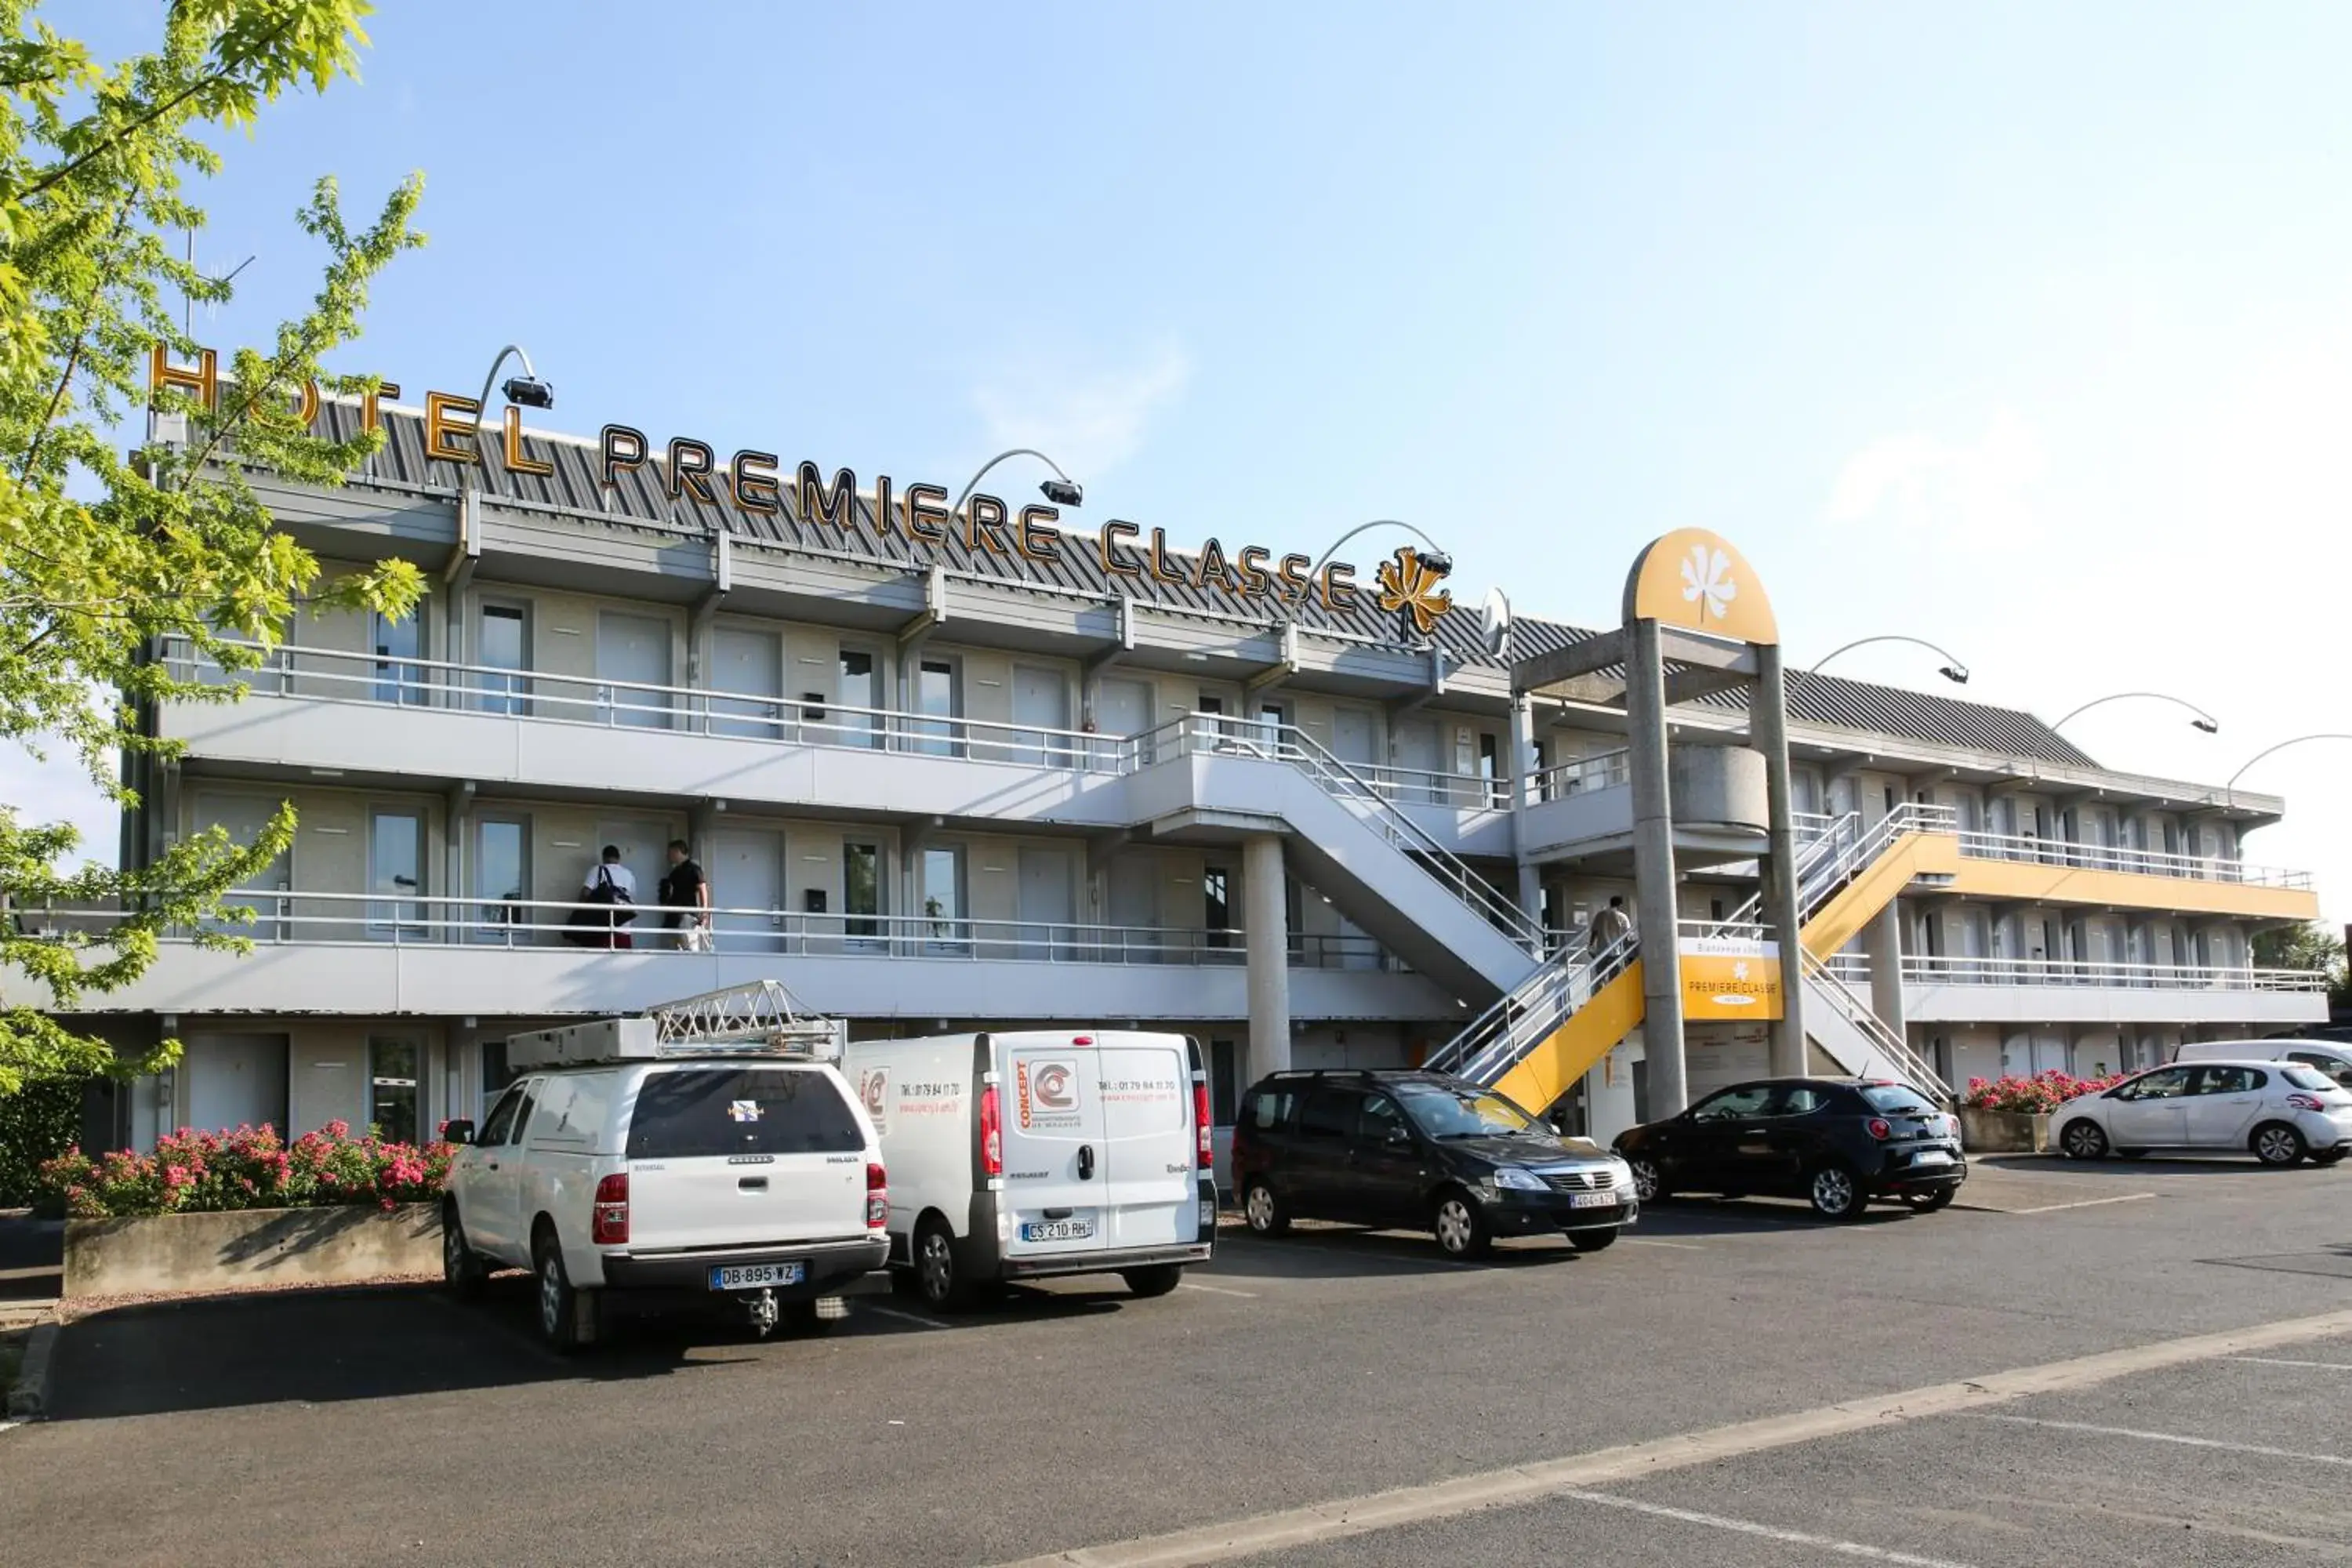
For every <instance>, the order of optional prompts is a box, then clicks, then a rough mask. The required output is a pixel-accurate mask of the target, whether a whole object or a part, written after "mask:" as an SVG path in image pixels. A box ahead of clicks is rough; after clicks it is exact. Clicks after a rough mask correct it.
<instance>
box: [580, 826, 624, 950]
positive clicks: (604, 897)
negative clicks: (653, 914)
mask: <svg viewBox="0 0 2352 1568" xmlns="http://www.w3.org/2000/svg"><path fill="white" fill-rule="evenodd" d="M580 901H581V902H582V903H585V904H609V905H610V906H612V907H611V909H610V910H607V911H606V913H605V916H604V921H603V922H602V923H603V924H604V928H605V941H604V945H605V946H606V947H608V948H613V949H614V950H618V949H621V948H631V947H635V946H636V943H635V942H633V941H631V940H630V937H629V933H628V931H626V930H625V929H624V928H625V927H626V926H627V925H628V923H629V922H630V921H633V920H635V919H636V918H637V910H636V902H637V878H636V873H635V872H634V871H631V870H630V869H629V868H627V867H626V866H624V865H622V864H621V847H620V846H619V845H617V844H607V845H605V846H604V859H603V860H601V861H600V862H598V864H597V867H596V868H595V870H593V871H592V872H590V873H589V874H588V882H587V885H586V886H585V887H583V888H582V889H580Z"/></svg>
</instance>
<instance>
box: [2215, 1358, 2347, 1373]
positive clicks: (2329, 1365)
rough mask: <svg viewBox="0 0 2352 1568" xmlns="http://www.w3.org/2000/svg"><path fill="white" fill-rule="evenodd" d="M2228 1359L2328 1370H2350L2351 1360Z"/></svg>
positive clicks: (2260, 1364)
mask: <svg viewBox="0 0 2352 1568" xmlns="http://www.w3.org/2000/svg"><path fill="white" fill-rule="evenodd" d="M2230 1359H2231V1361H2242V1362H2247V1363H2252V1364H2253V1365H2255V1366H2312V1367H2325V1368H2326V1369H2327V1370H2328V1371H2329V1372H2352V1362H2344V1361H2285V1360H2282V1359H2281V1358H2280V1357H2278V1356H2274V1355H2233V1356H2231V1358H2230Z"/></svg>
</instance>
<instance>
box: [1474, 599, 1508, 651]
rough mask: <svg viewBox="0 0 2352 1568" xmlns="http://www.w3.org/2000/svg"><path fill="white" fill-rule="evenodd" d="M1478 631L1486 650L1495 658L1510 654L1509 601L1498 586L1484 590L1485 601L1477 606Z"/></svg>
mask: <svg viewBox="0 0 2352 1568" xmlns="http://www.w3.org/2000/svg"><path fill="white" fill-rule="evenodd" d="M1478 632H1479V636H1480V638H1481V640H1483V641H1484V642H1485V643H1486V651H1487V652H1488V653H1489V654H1491V655H1493V656H1494V657H1495V658H1510V656H1511V601H1510V600H1509V599H1507V598H1506V597H1505V596H1504V595H1503V591H1502V590H1501V589H1500V588H1489V589H1487V590H1486V602H1485V603H1484V604H1482V605H1479V606H1478Z"/></svg>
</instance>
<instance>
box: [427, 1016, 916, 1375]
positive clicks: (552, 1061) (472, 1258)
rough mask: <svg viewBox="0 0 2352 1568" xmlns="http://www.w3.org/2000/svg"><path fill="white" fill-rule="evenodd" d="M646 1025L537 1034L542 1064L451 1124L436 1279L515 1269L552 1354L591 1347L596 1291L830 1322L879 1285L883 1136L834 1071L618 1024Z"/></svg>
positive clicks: (465, 1280) (883, 1233) (461, 1282)
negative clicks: (533, 1299)
mask: <svg viewBox="0 0 2352 1568" xmlns="http://www.w3.org/2000/svg"><path fill="white" fill-rule="evenodd" d="M646 1024H648V1021H647V1020H644V1019H618V1020H612V1021H609V1022H608V1023H606V1024H603V1025H583V1026H573V1027H572V1028H571V1029H565V1030H549V1031H542V1037H541V1038H540V1039H539V1040H538V1044H539V1045H541V1046H543V1047H546V1048H545V1049H543V1050H536V1051H532V1050H529V1049H526V1051H525V1052H524V1053H523V1054H524V1055H526V1056H536V1057H537V1058H538V1059H540V1060H541V1061H542V1062H543V1063H544V1064H545V1065H543V1066H541V1067H540V1068H535V1069H533V1070H530V1071H528V1072H526V1073H525V1075H524V1076H523V1077H522V1078H520V1079H517V1080H516V1081H515V1082H514V1083H513V1084H512V1085H510V1086H509V1088H508V1089H507V1090H506V1092H505V1093H504V1094H502V1095H500V1096H499V1100H498V1102H497V1103H496V1104H495V1105H493V1106H492V1107H491V1109H490V1111H489V1114H488V1116H487V1117H486V1118H484V1120H483V1121H482V1124H481V1126H480V1127H479V1128H478V1129H476V1128H475V1127H473V1126H472V1125H471V1124H470V1123H467V1122H464V1121H457V1122H452V1123H451V1124H450V1127H449V1137H450V1139H451V1141H452V1142H457V1143H458V1144H460V1145H462V1147H461V1148H460V1149H459V1151H458V1153H457V1159H456V1161H455V1162H454V1163H453V1165H452V1167H451V1170H450V1174H449V1186H448V1191H447V1193H446V1195H445V1196H444V1198H443V1201H442V1203H443V1206H442V1215H441V1219H442V1236H443V1244H442V1268H443V1273H444V1276H445V1277H446V1279H447V1281H448V1284H449V1287H450V1289H452V1290H454V1291H456V1292H457V1293H458V1294H460V1295H472V1294H475V1293H478V1291H479V1289H481V1285H482V1281H483V1279H484V1277H485V1276H486V1275H487V1274H488V1272H489V1271H490V1270H491V1269H493V1268H529V1269H530V1270H531V1271H532V1272H533V1273H534V1274H535V1275H536V1276H537V1277H538V1283H539V1289H538V1298H539V1313H538V1316H539V1325H540V1330H541V1333H542V1334H543V1335H544V1336H545V1337H546V1340H547V1342H548V1343H549V1344H550V1345H551V1346H552V1347H554V1348H555V1349H556V1350H558V1351H560V1352H572V1351H575V1350H578V1349H580V1348H581V1347H583V1346H584V1345H586V1344H589V1343H591V1342H593V1341H594V1339H595V1338H596V1335H597V1325H598V1322H599V1321H600V1317H601V1314H600V1310H599V1308H600V1305H601V1302H602V1300H603V1293H604V1292H605V1291H608V1290H630V1291H646V1292H655V1291H667V1292H675V1293H678V1294H692V1295H696V1296H698V1297H700V1298H701V1299H702V1300H705V1301H708V1300H709V1299H710V1296H711V1294H712V1293H713V1292H719V1293H722V1294H725V1295H727V1296H729V1297H730V1299H731V1300H736V1301H739V1302H740V1304H741V1305H742V1306H743V1308H744V1309H745V1310H746V1311H747V1313H748V1315H749V1317H750V1320H751V1323H752V1324H753V1325H754V1326H755V1327H756V1328H758V1329H759V1330H760V1331H762V1332H764V1331H767V1330H768V1329H770V1328H772V1327H773V1326H774V1325H775V1323H776V1321H778V1319H779V1318H780V1317H782V1316H787V1315H789V1316H791V1317H793V1318H794V1319H796V1320H797V1321H799V1322H801V1323H802V1324H803V1325H805V1326H808V1327H811V1328H817V1327H822V1326H824V1324H826V1323H829V1322H831V1321H835V1320H837V1319H839V1318H841V1317H843V1316H845V1315H846V1310H847V1308H846V1303H845V1300H844V1299H845V1298H846V1297H849V1296H854V1295H865V1294H868V1293H871V1292H875V1291H880V1290H887V1289H888V1288H889V1276H888V1274H887V1271H886V1270H885V1269H884V1261H885V1258H886V1256H887V1251H888V1247H889V1243H888V1239H887V1228H886V1227H887V1221H888V1217H889V1208H890V1204H889V1191H888V1185H887V1177H886V1175H885V1173H884V1171H883V1165H882V1152H881V1146H880V1142H879V1140H878V1139H877V1137H876V1135H875V1131H874V1124H873V1122H872V1121H870V1120H868V1118H867V1117H866V1112H865V1110H864V1108H863V1107H861V1106H859V1105H858V1104H857V1102H856V1098H855V1097H854V1096H852V1095H851V1094H850V1092H849V1090H848V1088H847V1086H846V1085H845V1083H844V1082H843V1081H842V1077H841V1074H840V1072H839V1071H838V1070H837V1069H836V1068H834V1067H833V1065H832V1064H831V1063H830V1062H827V1061H816V1060H810V1059H805V1058H795V1057H793V1056H790V1055H788V1054H784V1053H779V1052H772V1051H761V1050H759V1049H756V1048H754V1049H744V1048H734V1049H727V1050H719V1051H703V1050H696V1049H693V1048H690V1047H688V1048H680V1047H656V1046H654V1045H653V1044H652V1042H651V1038H650V1036H649V1034H648V1033H647V1032H646V1031H645V1030H639V1031H636V1032H635V1034H634V1035H632V1033H631V1031H629V1030H628V1029H627V1027H626V1026H631V1025H646ZM600 1029H601V1030H604V1031H605V1032H606V1033H605V1036H604V1037H593V1038H606V1039H613V1040H615V1041H616V1043H614V1044H613V1045H612V1046H611V1047H610V1051H611V1055H610V1056H609V1057H606V1058H604V1059H598V1058H596V1056H595V1054H594V1053H596V1052H598V1051H601V1050H604V1049H606V1048H607V1047H604V1046H601V1045H595V1044H593V1043H592V1044H590V1045H588V1046H584V1047H583V1045H581V1043H580V1038H581V1037H583V1036H585V1035H587V1033H588V1032H589V1031H594V1030H600ZM561 1037H572V1038H571V1039H570V1040H569V1041H568V1042H567V1040H565V1039H564V1038H561ZM520 1044H521V1042H520V1041H511V1042H509V1051H510V1053H511V1052H514V1051H516V1048H517V1047H518V1046H519V1045H520ZM567 1058H569V1059H567ZM583 1058H584V1059H583Z"/></svg>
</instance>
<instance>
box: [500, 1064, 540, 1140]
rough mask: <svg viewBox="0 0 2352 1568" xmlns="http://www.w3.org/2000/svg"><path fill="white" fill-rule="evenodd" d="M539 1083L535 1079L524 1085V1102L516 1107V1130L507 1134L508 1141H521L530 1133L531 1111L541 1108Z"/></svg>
mask: <svg viewBox="0 0 2352 1568" xmlns="http://www.w3.org/2000/svg"><path fill="white" fill-rule="evenodd" d="M539 1083H540V1080H539V1079H531V1080H530V1082H529V1083H527V1084H525V1085H523V1089H522V1103H521V1104H520V1105H519V1106H517V1107H516V1108H515V1119H514V1130H513V1131H510V1132H509V1133H508V1134H507V1142H509V1143H520V1142H522V1141H523V1139H524V1137H525V1136H526V1135H528V1134H529V1133H530V1115H531V1112H532V1111H534V1110H538V1109H539Z"/></svg>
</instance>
